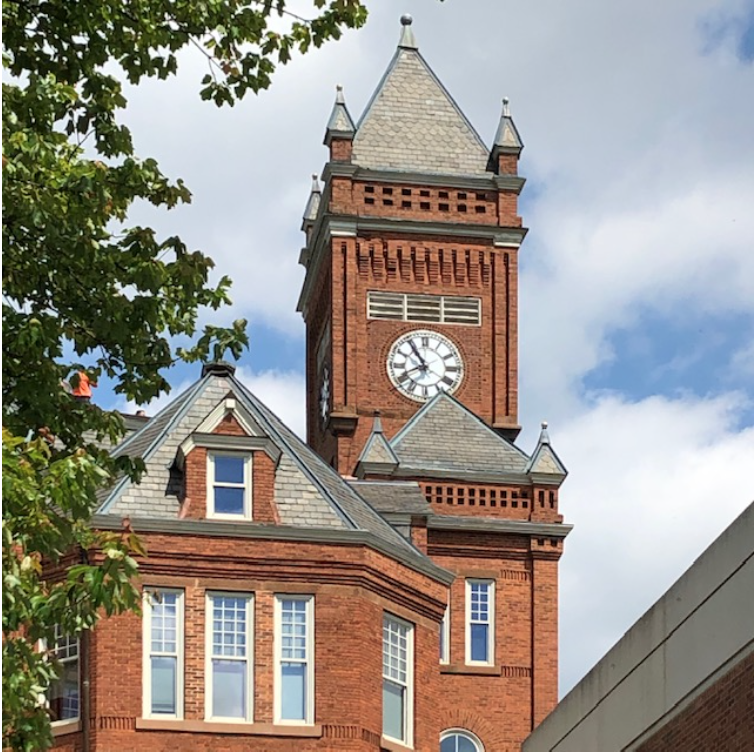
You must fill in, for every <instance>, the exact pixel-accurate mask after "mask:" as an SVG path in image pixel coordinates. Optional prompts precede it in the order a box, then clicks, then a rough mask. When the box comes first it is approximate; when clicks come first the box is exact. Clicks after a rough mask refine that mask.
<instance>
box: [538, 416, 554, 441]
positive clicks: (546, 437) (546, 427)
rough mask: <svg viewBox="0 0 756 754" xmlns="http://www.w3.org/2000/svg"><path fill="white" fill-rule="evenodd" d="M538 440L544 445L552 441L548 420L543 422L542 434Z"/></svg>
mask: <svg viewBox="0 0 756 754" xmlns="http://www.w3.org/2000/svg"><path fill="white" fill-rule="evenodd" d="M538 442H539V443H540V444H542V445H545V444H550V443H551V439H550V438H549V423H548V422H547V421H542V422H541V435H540V437H539V438H538Z"/></svg>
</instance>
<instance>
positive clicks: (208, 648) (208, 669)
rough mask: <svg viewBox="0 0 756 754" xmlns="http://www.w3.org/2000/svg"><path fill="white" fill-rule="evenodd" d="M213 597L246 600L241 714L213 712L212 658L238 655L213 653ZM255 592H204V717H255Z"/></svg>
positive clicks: (235, 720)
mask: <svg viewBox="0 0 756 754" xmlns="http://www.w3.org/2000/svg"><path fill="white" fill-rule="evenodd" d="M213 597H232V598H234V599H243V600H245V602H246V603H247V607H246V612H247V618H246V642H245V644H246V648H247V654H246V655H245V657H244V658H243V659H244V661H245V662H246V663H247V686H246V689H245V691H246V695H247V706H246V709H245V710H244V717H223V716H219V717H214V716H213V660H215V659H229V660H231V659H233V660H237V661H240V660H241V659H242V658H240V657H233V658H232V657H224V656H221V655H218V656H217V657H216V656H215V655H214V654H213ZM254 623H255V596H254V594H251V593H250V592H228V591H222V590H218V591H216V590H212V591H208V592H205V720H212V721H213V722H223V723H251V722H253V721H254V719H255V647H254V636H255V632H254Z"/></svg>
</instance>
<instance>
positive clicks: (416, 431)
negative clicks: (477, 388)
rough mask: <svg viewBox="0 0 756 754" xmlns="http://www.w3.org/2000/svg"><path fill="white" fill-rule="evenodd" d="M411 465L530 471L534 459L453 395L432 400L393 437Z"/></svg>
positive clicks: (402, 464)
mask: <svg viewBox="0 0 756 754" xmlns="http://www.w3.org/2000/svg"><path fill="white" fill-rule="evenodd" d="M391 447H392V448H393V450H394V453H396V456H397V458H398V459H399V469H398V472H397V473H402V471H406V470H407V469H414V470H418V471H435V472H446V473H448V474H450V475H451V474H453V473H454V472H471V471H474V472H477V473H486V474H524V473H525V471H526V468H527V464H528V462H529V460H530V457H529V456H528V455H527V454H526V453H524V452H523V451H522V450H520V449H519V448H518V447H516V446H515V445H513V444H512V443H511V442H509V441H508V440H505V439H504V438H503V437H501V435H498V434H497V433H496V432H494V430H492V429H491V428H490V427H489V426H488V425H487V424H486V423H485V422H484V421H483V420H482V419H480V418H479V417H477V416H476V415H475V414H473V413H472V411H470V410H469V409H467V408H466V407H465V406H463V405H462V404H461V403H460V402H459V401H458V400H457V399H456V398H454V397H453V396H451V395H448V394H447V393H439V394H438V395H437V396H436V397H435V398H433V400H431V401H429V402H428V403H426V404H425V405H424V406H423V407H422V408H421V409H420V411H418V412H417V413H416V414H415V415H414V416H413V417H412V419H410V421H409V422H407V424H406V425H405V426H404V428H403V429H402V430H401V431H400V432H399V433H398V434H397V435H396V436H395V437H394V438H393V439H392V440H391Z"/></svg>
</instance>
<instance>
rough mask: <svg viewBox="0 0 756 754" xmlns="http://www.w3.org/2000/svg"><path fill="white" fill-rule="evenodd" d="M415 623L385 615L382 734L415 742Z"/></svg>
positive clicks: (405, 742) (409, 742)
mask: <svg viewBox="0 0 756 754" xmlns="http://www.w3.org/2000/svg"><path fill="white" fill-rule="evenodd" d="M412 667H413V658H412V626H411V625H410V624H409V623H405V622H404V621H402V620H399V618H395V617H393V616H392V615H385V616H384V618H383V735H384V736H386V737H388V738H391V739H393V740H395V741H398V742H399V743H403V744H405V745H406V746H412Z"/></svg>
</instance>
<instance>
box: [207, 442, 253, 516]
mask: <svg viewBox="0 0 756 754" xmlns="http://www.w3.org/2000/svg"><path fill="white" fill-rule="evenodd" d="M251 466H252V457H251V456H250V455H249V454H248V453H217V452H210V453H208V456H207V480H208V485H207V487H208V500H207V515H208V517H209V518H245V519H249V518H251V517H252V505H251V502H252V473H251Z"/></svg>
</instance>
